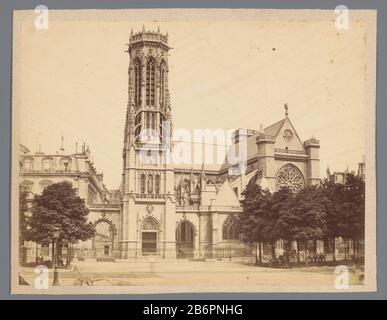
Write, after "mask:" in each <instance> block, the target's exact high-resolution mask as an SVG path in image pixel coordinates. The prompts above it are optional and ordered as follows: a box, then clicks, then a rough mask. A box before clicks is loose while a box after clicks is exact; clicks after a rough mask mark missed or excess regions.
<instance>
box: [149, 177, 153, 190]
mask: <svg viewBox="0 0 387 320" xmlns="http://www.w3.org/2000/svg"><path fill="white" fill-rule="evenodd" d="M148 193H153V176H152V175H151V174H150V175H149V176H148Z"/></svg>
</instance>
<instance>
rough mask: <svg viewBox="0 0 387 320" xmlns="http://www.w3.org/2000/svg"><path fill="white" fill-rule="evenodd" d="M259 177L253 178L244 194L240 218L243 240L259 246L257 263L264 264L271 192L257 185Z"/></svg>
mask: <svg viewBox="0 0 387 320" xmlns="http://www.w3.org/2000/svg"><path fill="white" fill-rule="evenodd" d="M256 182H257V177H256V176H255V177H253V178H252V179H251V180H250V181H249V183H248V185H247V186H246V189H245V190H244V191H243V192H242V195H243V196H244V199H243V200H242V207H243V212H242V214H241V215H240V216H239V224H240V226H241V228H240V229H241V234H242V240H244V241H246V242H250V243H254V242H255V243H257V244H258V251H259V258H258V257H256V262H259V263H260V264H262V245H263V244H265V243H266V242H267V240H268V239H267V238H265V233H264V229H265V228H267V217H268V201H269V199H270V196H271V195H270V192H269V191H268V190H263V189H262V188H261V187H260V186H259V185H258V184H257V183H256Z"/></svg>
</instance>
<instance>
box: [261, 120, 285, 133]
mask: <svg viewBox="0 0 387 320" xmlns="http://www.w3.org/2000/svg"><path fill="white" fill-rule="evenodd" d="M285 120H286V119H282V120H280V121H278V122H276V123H274V124H272V125H271V126H269V127H267V128H265V129H264V132H265V134H266V135H269V136H274V137H276V136H277V135H278V132H279V131H280V130H281V128H282V126H283V125H284V123H285Z"/></svg>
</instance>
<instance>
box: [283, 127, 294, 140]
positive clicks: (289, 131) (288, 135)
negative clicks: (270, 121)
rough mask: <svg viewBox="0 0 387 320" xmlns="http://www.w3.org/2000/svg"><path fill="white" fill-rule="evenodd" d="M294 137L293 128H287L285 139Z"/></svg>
mask: <svg viewBox="0 0 387 320" xmlns="http://www.w3.org/2000/svg"><path fill="white" fill-rule="evenodd" d="M292 137H293V132H292V131H291V130H289V129H286V130H285V131H284V139H285V140H287V141H288V140H290V139H291V138H292Z"/></svg>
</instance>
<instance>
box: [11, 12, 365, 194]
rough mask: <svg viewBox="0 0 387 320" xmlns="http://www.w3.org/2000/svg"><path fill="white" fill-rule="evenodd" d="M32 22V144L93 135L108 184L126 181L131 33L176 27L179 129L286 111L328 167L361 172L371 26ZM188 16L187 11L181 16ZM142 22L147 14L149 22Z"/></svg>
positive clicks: (26, 137) (25, 127) (26, 132)
mask: <svg viewBox="0 0 387 320" xmlns="http://www.w3.org/2000/svg"><path fill="white" fill-rule="evenodd" d="M109 19H111V17H107V18H106V20H105V21H103V19H102V20H101V19H100V20H99V21H92V19H89V20H88V21H86V20H84V21H80V20H78V21H74V20H69V21H55V19H53V20H54V21H50V25H49V29H48V30H36V29H35V28H34V25H33V23H32V22H31V23H28V21H27V22H24V23H23V27H22V29H21V30H22V32H21V37H20V39H21V42H20V48H21V52H20V64H19V67H20V70H21V74H20V82H19V88H20V97H19V98H20V99H19V104H20V110H21V112H20V142H21V143H22V144H24V145H26V146H27V147H29V148H30V149H31V151H32V152H34V151H36V145H37V143H38V141H39V143H40V144H41V145H42V150H43V151H44V152H45V153H55V152H56V150H58V148H59V147H60V141H61V139H60V138H61V132H62V131H63V134H64V139H65V140H64V146H65V148H66V151H68V152H74V151H75V142H76V141H78V142H79V145H80V144H81V143H83V142H86V143H87V144H88V145H89V146H90V149H91V152H92V157H93V160H94V163H95V165H96V168H97V170H98V171H102V172H103V173H104V182H105V184H106V185H107V187H108V188H118V186H119V183H120V179H121V173H122V172H121V170H122V158H121V155H122V148H123V133H124V124H125V113H126V104H127V98H128V96H127V91H128V88H127V86H128V63H129V57H128V53H127V52H125V50H127V46H126V44H127V43H128V38H129V34H130V30H131V29H132V28H133V30H134V31H135V32H136V31H140V30H141V29H142V25H143V24H144V25H145V27H146V29H148V30H154V31H155V30H157V27H158V26H159V27H160V30H161V32H162V33H165V32H166V31H168V34H169V45H170V46H171V47H172V48H173V49H171V50H170V52H169V68H170V72H169V89H170V93H171V105H172V116H173V125H174V128H187V129H195V128H214V129H215V128H225V129H227V128H239V127H245V128H250V129H258V128H259V124H260V123H262V124H263V126H264V127H266V126H269V125H271V124H272V123H274V122H277V121H279V120H281V119H282V118H283V117H284V109H283V105H284V103H285V102H286V103H288V105H289V117H290V120H291V121H292V123H293V125H294V127H295V129H296V130H297V132H298V135H299V136H300V138H301V139H302V140H303V141H304V140H307V139H309V138H311V137H312V136H314V137H315V138H317V139H319V140H320V144H321V148H320V159H321V161H320V171H321V177H325V175H326V168H327V165H328V164H329V167H330V169H331V171H334V170H345V168H346V167H347V166H348V167H349V169H350V170H357V164H358V162H360V161H361V158H362V155H363V154H364V153H365V108H366V107H367V106H366V105H365V101H366V95H365V93H366V92H365V85H366V83H365V77H364V70H365V61H366V58H365V55H366V51H365V49H366V47H365V44H366V37H365V27H364V24H363V23H362V22H359V21H352V22H351V24H350V28H349V29H348V30H341V31H338V30H337V29H335V27H334V23H333V22H332V21H327V22H324V21H315V22H305V21H290V20H286V21H282V22H281V21H260V20H256V21H243V22H241V21H219V20H218V21H197V22H193V21H190V22H187V21H184V20H182V19H178V20H180V21H172V20H171V21H154V20H153V21H152V20H151V19H148V20H142V21H134V22H133V21H132V22H131V20H130V19H127V20H126V21H125V20H124V21H122V20H119V19H117V20H116V21H112V20H110V21H109ZM176 19H177V18H176ZM137 20H138V19H137Z"/></svg>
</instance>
